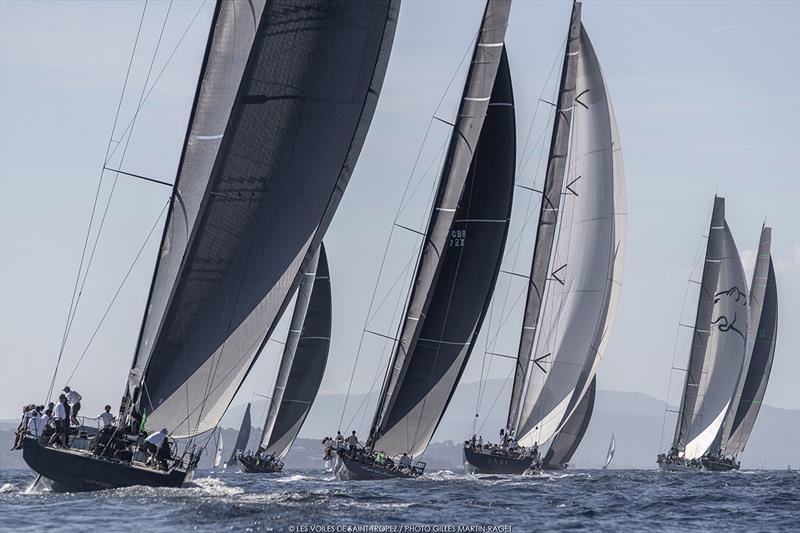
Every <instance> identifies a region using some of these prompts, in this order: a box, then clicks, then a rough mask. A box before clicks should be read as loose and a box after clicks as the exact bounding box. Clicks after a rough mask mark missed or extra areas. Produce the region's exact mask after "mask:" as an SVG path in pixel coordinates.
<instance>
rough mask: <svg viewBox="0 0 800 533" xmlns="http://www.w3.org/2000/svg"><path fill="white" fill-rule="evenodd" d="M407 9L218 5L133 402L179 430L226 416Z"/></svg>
mask: <svg viewBox="0 0 800 533" xmlns="http://www.w3.org/2000/svg"><path fill="white" fill-rule="evenodd" d="M398 7H399V2H398V1H395V0H379V1H367V0H363V1H352V2H336V3H333V4H331V3H329V2H325V1H323V0H301V1H291V0H276V1H274V2H264V1H263V0H261V1H259V0H254V1H250V0H231V1H226V2H219V3H218V5H217V8H216V16H215V19H214V24H213V25H212V32H211V36H210V39H209V44H208V50H207V57H206V59H205V61H204V67H203V70H202V72H201V81H200V84H199V87H198V95H197V97H196V103H195V108H194V110H193V113H192V116H191V120H190V123H189V127H188V134H187V137H186V139H185V143H184V153H183V156H182V159H181V164H180V169H179V174H178V177H177V180H176V184H175V191H176V192H175V195H174V200H175V201H173V202H172V205H171V207H170V213H169V216H168V219H169V222H168V224H167V229H166V230H165V236H164V239H163V242H162V246H161V249H160V254H159V259H158V264H157V267H156V271H155V274H154V278H153V283H152V287H151V290H150V296H149V301H148V306H147V310H146V314H145V317H144V320H143V325H142V329H141V334H140V337H139V342H138V345H137V349H136V356H135V358H134V362H133V365H132V366H133V368H132V370H131V374H130V377H129V383H130V385H129V390H130V391H134V390H135V389H136V388H139V390H141V394H138V395H136V397H135V398H134V399H133V400H134V401H133V402H131V403H135V405H136V408H137V410H138V411H139V412H146V413H147V416H148V422H149V423H151V424H153V425H155V426H158V427H167V428H168V429H169V430H170V431H171V433H172V435H173V436H174V437H191V436H194V435H197V434H198V433H202V432H204V431H208V430H210V429H212V428H213V427H215V426H216V424H217V423H218V422H219V420H220V418H221V417H222V415H223V414H224V412H225V410H226V409H227V407H228V405H229V404H230V402H231V400H232V398H233V397H234V395H235V394H236V392H237V390H238V389H239V387H240V386H241V384H242V382H243V381H244V379H245V377H246V376H247V374H248V373H249V371H250V369H251V368H252V365H253V364H254V362H255V360H256V358H257V356H258V354H259V352H260V351H261V348H262V347H263V345H264V343H265V342H266V340H267V339H268V338H269V335H270V334H271V333H272V330H273V329H274V327H275V324H276V323H277V320H278V318H279V317H280V315H281V313H282V312H283V310H284V309H285V308H286V307H287V306H288V304H289V302H290V300H291V296H292V294H293V292H294V290H295V289H296V287H297V286H298V285H299V283H300V281H301V278H302V272H300V269H301V267H302V263H303V261H304V260H305V258H306V256H307V255H308V252H309V250H313V249H315V248H316V247H317V246H318V245H319V243H320V242H321V241H322V237H323V236H324V233H325V231H326V230H327V227H328V225H329V224H330V221H331V219H332V217H333V214H334V213H335V211H336V208H337V206H338V203H339V201H340V199H341V196H342V194H343V192H344V189H345V187H346V185H347V182H348V181H349V178H350V175H351V173H352V171H353V167H354V165H355V163H356V161H357V159H358V155H359V153H360V150H361V147H362V146H363V143H364V140H365V137H366V134H367V130H368V128H369V124H370V121H371V119H372V115H373V113H374V110H375V106H376V105H377V99H378V95H379V94H380V89H381V85H382V82H383V77H384V74H385V71H386V66H387V63H388V58H389V52H390V50H391V44H392V40H393V36H394V28H395V24H396V18H397V10H398ZM353 49H358V50H359V51H360V53H359V54H353V53H352V50H353ZM276 58H280V60H279V61H278V60H276ZM173 215H174V216H173ZM126 396H127V395H126Z"/></svg>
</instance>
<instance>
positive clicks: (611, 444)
mask: <svg viewBox="0 0 800 533" xmlns="http://www.w3.org/2000/svg"><path fill="white" fill-rule="evenodd" d="M616 451H617V441H616V440H614V434H613V433H612V434H611V442H609V443H608V451H607V452H606V462H605V464H604V465H603V470H605V469H607V468H608V465H610V464H611V461H612V460H613V459H614V452H616Z"/></svg>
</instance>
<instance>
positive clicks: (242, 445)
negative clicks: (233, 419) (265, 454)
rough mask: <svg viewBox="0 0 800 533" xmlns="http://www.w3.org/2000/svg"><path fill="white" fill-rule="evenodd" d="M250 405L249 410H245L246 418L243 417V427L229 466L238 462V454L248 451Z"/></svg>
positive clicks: (237, 437) (237, 438)
mask: <svg viewBox="0 0 800 533" xmlns="http://www.w3.org/2000/svg"><path fill="white" fill-rule="evenodd" d="M250 425H251V420H250V404H249V403H248V404H247V408H245V410H244V416H243V417H242V425H241V426H239V434H238V435H236V444H235V445H234V446H233V451H232V452H231V457H230V459H228V464H233V463H234V461H236V453H237V452H243V451H245V450H246V449H247V441H249V440H250Z"/></svg>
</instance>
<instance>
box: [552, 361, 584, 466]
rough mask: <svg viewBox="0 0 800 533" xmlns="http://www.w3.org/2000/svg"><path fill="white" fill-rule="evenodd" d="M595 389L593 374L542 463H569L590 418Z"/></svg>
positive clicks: (555, 464)
mask: <svg viewBox="0 0 800 533" xmlns="http://www.w3.org/2000/svg"><path fill="white" fill-rule="evenodd" d="M596 389H597V377H596V376H595V378H594V379H592V384H591V385H589V389H588V390H587V391H586V394H584V395H583V399H582V400H581V402H580V403H579V404H578V407H577V408H576V409H575V411H574V412H573V413H572V415H571V416H570V417H569V420H567V423H566V424H564V427H563V428H561V431H559V432H558V433H557V434H556V436H555V437H554V438H553V442H552V443H551V444H550V448H549V449H548V450H547V453H546V454H545V456H544V464H546V465H552V466H560V465H563V464H566V463H569V462H570V460H571V459H572V456H573V455H575V452H576V451H577V450H578V446H579V445H580V443H581V441H582V440H583V436H584V435H585V434H586V429H587V428H588V427H589V422H590V421H591V419H592V411H594V399H595V394H596Z"/></svg>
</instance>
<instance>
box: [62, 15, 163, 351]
mask: <svg viewBox="0 0 800 533" xmlns="http://www.w3.org/2000/svg"><path fill="white" fill-rule="evenodd" d="M172 2H173V0H170V3H169V6H168V7H167V13H166V15H165V16H164V23H163V24H162V26H161V32H160V33H159V36H158V41H157V42H156V47H155V50H154V51H153V57H152V59H151V60H150V68H149V69H148V71H147V77H146V78H145V82H144V86H143V87H142V93H141V95H140V96H139V104H140V105H141V103H142V99H143V98H144V92H145V88H146V87H147V82H148V80H149V79H150V74H151V72H152V70H153V64H154V63H155V60H156V56H157V54H158V49H159V47H160V45H161V39H162V38H163V36H164V29H165V28H166V26H167V20H169V14H170V11H171V9H172ZM138 114H139V111H138V110H137V111H136V113H135V114H134V117H133V121H132V123H135V122H136V118H137V117H138ZM132 135H133V126H132V127H131V132H130V134H129V135H128V137H127V139H126V141H125V148H124V149H123V150H122V157H121V158H120V161H119V166H122V163H123V161H124V160H125V154H126V153H127V151H128V145H129V144H130V140H131V136H132ZM103 166H104V167H105V165H103ZM118 180H119V172H117V173H116V174H115V176H114V181H113V182H112V185H111V191H110V192H109V193H108V200H107V201H106V205H105V208H104V209H103V216H102V217H101V218H100V223H99V225H98V228H97V235H96V236H95V240H94V244H92V251H91V253H90V254H89V261H88V262H87V263H86V270H85V272H84V274H83V281H81V286H80V290H79V291H78V295H77V298H76V300H75V307H74V309H73V311H72V317H71V318H70V320H69V324H68V326H67V332H66V337H65V344H66V340H68V338H69V333H70V331H71V329H72V324H73V323H74V321H75V316H76V315H77V312H78V305H79V304H80V301H81V296H82V295H83V289H84V287H85V286H86V280H87V279H88V278H89V271H90V270H91V267H92V262H93V260H94V256H95V252H96V251H97V245H98V244H99V243H100V236H101V234H102V232H103V227H104V226H105V222H106V218H107V217H108V210H109V207H110V206H111V199H112V198H113V196H114V190H115V189H116V186H117V181H118Z"/></svg>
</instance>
